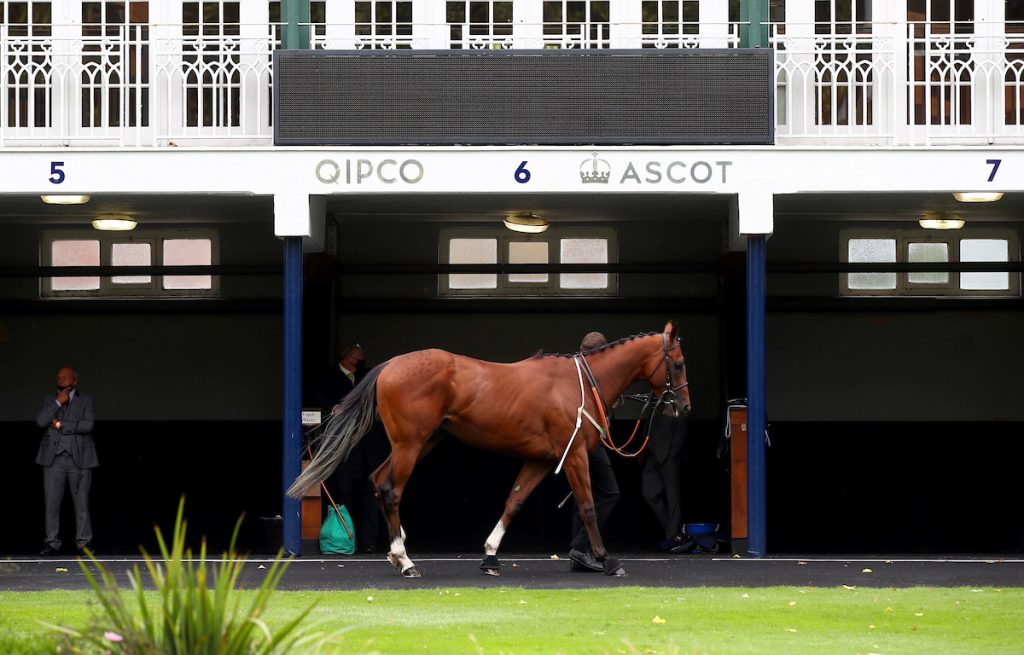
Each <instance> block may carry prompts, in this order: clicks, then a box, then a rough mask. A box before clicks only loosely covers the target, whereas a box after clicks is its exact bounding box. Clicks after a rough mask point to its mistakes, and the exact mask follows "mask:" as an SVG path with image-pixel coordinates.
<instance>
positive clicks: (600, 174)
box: [580, 152, 732, 185]
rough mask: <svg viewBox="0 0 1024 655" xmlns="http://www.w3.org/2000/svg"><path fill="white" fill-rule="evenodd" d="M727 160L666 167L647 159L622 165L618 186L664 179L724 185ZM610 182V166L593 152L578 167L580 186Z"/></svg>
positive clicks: (674, 162) (677, 163)
mask: <svg viewBox="0 0 1024 655" xmlns="http://www.w3.org/2000/svg"><path fill="white" fill-rule="evenodd" d="M730 166H732V162H731V161H714V162H709V161H703V160H698V161H694V162H684V161H672V162H669V163H668V164H665V163H664V162H661V161H657V160H649V161H646V162H640V163H639V164H636V163H634V162H632V161H630V162H628V163H627V164H626V168H625V169H624V170H623V171H622V175H621V176H620V177H619V178H618V184H620V185H624V184H661V183H662V181H663V180H667V181H668V182H669V183H671V184H683V183H686V182H692V183H695V184H707V183H708V182H712V183H719V184H725V183H726V181H727V175H728V171H729V167H730ZM611 179H612V167H611V164H609V163H608V161H607V160H605V159H601V158H600V157H598V156H597V153H596V152H595V153H594V156H593V157H591V158H590V159H585V160H583V163H581V164H580V182H581V183H582V184H609V183H610V182H611Z"/></svg>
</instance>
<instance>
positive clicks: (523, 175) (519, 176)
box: [515, 161, 531, 184]
mask: <svg viewBox="0 0 1024 655" xmlns="http://www.w3.org/2000/svg"><path fill="white" fill-rule="evenodd" d="M530 177H531V175H530V171H528V170H527V169H526V162H525V161H524V162H523V163H521V164H519V168H517V169H516V174H515V178H516V182H519V183H520V184H526V183H527V182H529V181H530Z"/></svg>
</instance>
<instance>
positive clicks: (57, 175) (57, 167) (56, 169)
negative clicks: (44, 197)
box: [50, 161, 64, 184]
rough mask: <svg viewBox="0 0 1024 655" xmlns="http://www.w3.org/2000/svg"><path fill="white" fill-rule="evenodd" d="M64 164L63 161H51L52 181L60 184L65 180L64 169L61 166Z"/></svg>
mask: <svg viewBox="0 0 1024 655" xmlns="http://www.w3.org/2000/svg"><path fill="white" fill-rule="evenodd" d="M63 165H64V162H62V161H51V162H50V183H51V184H60V183H61V182H63V181H64V171H63V170H62V169H61V166H63Z"/></svg>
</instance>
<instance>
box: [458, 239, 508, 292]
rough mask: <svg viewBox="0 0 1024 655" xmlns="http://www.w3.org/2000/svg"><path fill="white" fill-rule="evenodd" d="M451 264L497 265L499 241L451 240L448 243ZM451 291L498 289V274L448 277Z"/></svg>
mask: <svg viewBox="0 0 1024 655" xmlns="http://www.w3.org/2000/svg"><path fill="white" fill-rule="evenodd" d="M448 263H449V264H497V263H498V240H497V239H451V240H449V241H448ZM448 287H449V288H451V289H497V288H498V275H497V274H496V273H453V274H451V275H449V276H448Z"/></svg>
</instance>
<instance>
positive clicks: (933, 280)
mask: <svg viewBox="0 0 1024 655" xmlns="http://www.w3.org/2000/svg"><path fill="white" fill-rule="evenodd" d="M907 261H908V262H910V263H911V264H934V263H936V262H940V263H947V262H949V244H948V243H928V242H925V243H910V244H908V245H907ZM907 280H908V281H910V283H911V284H949V273H909V274H908V275H907Z"/></svg>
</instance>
